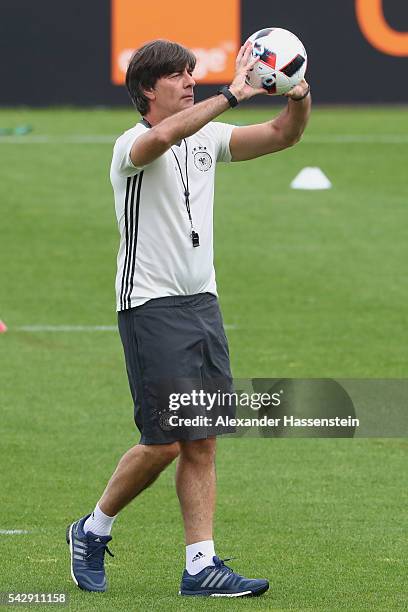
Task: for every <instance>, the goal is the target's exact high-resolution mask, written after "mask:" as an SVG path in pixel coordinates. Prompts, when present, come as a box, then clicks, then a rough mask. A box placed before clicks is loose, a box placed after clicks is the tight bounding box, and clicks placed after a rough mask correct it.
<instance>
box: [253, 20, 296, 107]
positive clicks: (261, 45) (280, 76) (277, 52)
mask: <svg viewBox="0 0 408 612" xmlns="http://www.w3.org/2000/svg"><path fill="white" fill-rule="evenodd" d="M248 40H250V41H251V42H252V46H253V47H252V55H253V57H259V60H258V62H257V63H256V64H255V66H254V67H253V68H251V69H250V70H249V71H248V74H247V83H248V84H249V85H251V86H252V87H256V88H258V87H263V88H264V89H266V91H267V92H268V94H269V95H271V96H277V95H282V94H284V93H287V92H288V91H289V90H290V89H292V87H294V86H295V85H297V84H298V83H300V81H301V80H302V79H303V77H304V76H305V72H306V66H307V53H306V49H305V48H304V46H303V45H302V43H301V42H300V40H299V39H298V38H297V36H295V35H294V34H292V32H289V31H288V30H284V29H282V28H265V29H263V30H258V32H255V34H252V36H250V37H249V38H248Z"/></svg>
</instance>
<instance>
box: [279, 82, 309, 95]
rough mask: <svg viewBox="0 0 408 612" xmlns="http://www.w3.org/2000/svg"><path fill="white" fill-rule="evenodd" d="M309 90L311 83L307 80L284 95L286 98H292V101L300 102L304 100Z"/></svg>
mask: <svg viewBox="0 0 408 612" xmlns="http://www.w3.org/2000/svg"><path fill="white" fill-rule="evenodd" d="M308 89H309V83H308V82H307V81H306V80H305V79H302V80H301V81H300V83H298V85H295V87H292V89H291V90H290V91H288V92H287V93H285V94H283V95H284V96H286V98H291V99H292V100H299V98H302V97H303V96H304V95H305V93H306V92H307V90H308Z"/></svg>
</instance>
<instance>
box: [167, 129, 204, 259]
mask: <svg viewBox="0 0 408 612" xmlns="http://www.w3.org/2000/svg"><path fill="white" fill-rule="evenodd" d="M183 140H184V146H185V147H186V180H184V177H183V172H182V171H181V166H180V162H179V160H178V158H177V155H176V154H175V152H174V151H173V149H171V152H172V153H173V155H174V159H175V160H176V162H177V166H178V169H179V172H180V178H181V182H182V183H183V188H184V198H185V200H184V203H185V205H186V210H187V214H188V219H189V221H190V225H191V234H190V236H191V241H192V243H193V247H198V246H200V236H199V235H198V233H197V232H196V231H195V229H194V225H193V218H192V216H191V208H190V190H189V185H188V167H187V159H188V149H187V141H186V139H185V138H184V139H183Z"/></svg>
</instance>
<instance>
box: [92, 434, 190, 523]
mask: <svg viewBox="0 0 408 612" xmlns="http://www.w3.org/2000/svg"><path fill="white" fill-rule="evenodd" d="M178 454H179V444H178V442H174V443H173V444H150V445H144V444H137V445H136V446H133V447H132V448H131V449H129V450H128V451H127V453H125V454H124V455H123V457H122V458H121V460H120V461H119V463H118V466H117V468H116V470H115V472H114V473H113V475H112V477H111V479H110V480H109V482H108V484H107V486H106V489H105V491H104V492H103V494H102V497H101V499H100V500H99V502H98V505H99V507H100V509H101V510H102V512H104V513H105V514H107V515H108V516H115V515H116V514H118V512H120V511H121V510H122V509H123V508H124V507H125V506H126V505H127V504H128V503H129V502H130V501H132V499H134V498H135V497H136V496H137V495H138V494H139V493H140V492H141V491H143V489H146V488H147V487H148V486H149V485H151V484H152V483H153V482H154V481H155V480H156V478H157V477H158V476H159V474H160V473H161V472H162V471H163V470H164V469H165V468H166V467H167V466H168V465H169V464H170V463H171V462H172V461H173V460H174V459H175V458H176V457H177V455H178Z"/></svg>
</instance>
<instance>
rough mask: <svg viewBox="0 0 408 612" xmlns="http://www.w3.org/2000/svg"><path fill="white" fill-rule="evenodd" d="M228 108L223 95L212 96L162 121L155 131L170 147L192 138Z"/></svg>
mask: <svg viewBox="0 0 408 612" xmlns="http://www.w3.org/2000/svg"><path fill="white" fill-rule="evenodd" d="M228 108H229V104H228V101H227V99H226V98H225V97H224V96H223V95H219V96H213V97H212V98H208V99H207V100H203V101H202V102H198V103H197V104H195V105H194V106H192V107H190V108H186V109H185V110H182V111H180V112H179V113H176V114H175V115H172V116H171V117H168V118H167V119H163V121H161V122H160V123H159V124H158V125H157V126H156V127H155V130H157V131H160V132H161V134H162V135H163V136H164V138H165V140H166V141H167V142H168V143H169V145H170V146H171V145H172V144H174V143H175V142H178V141H179V140H182V139H183V138H188V137H189V136H192V135H193V134H195V133H196V132H198V130H200V129H201V128H202V127H204V126H205V125H206V124H207V123H209V122H210V121H212V120H213V119H215V117H218V115H221V113H223V112H224V111H226V110H227V109H228Z"/></svg>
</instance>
